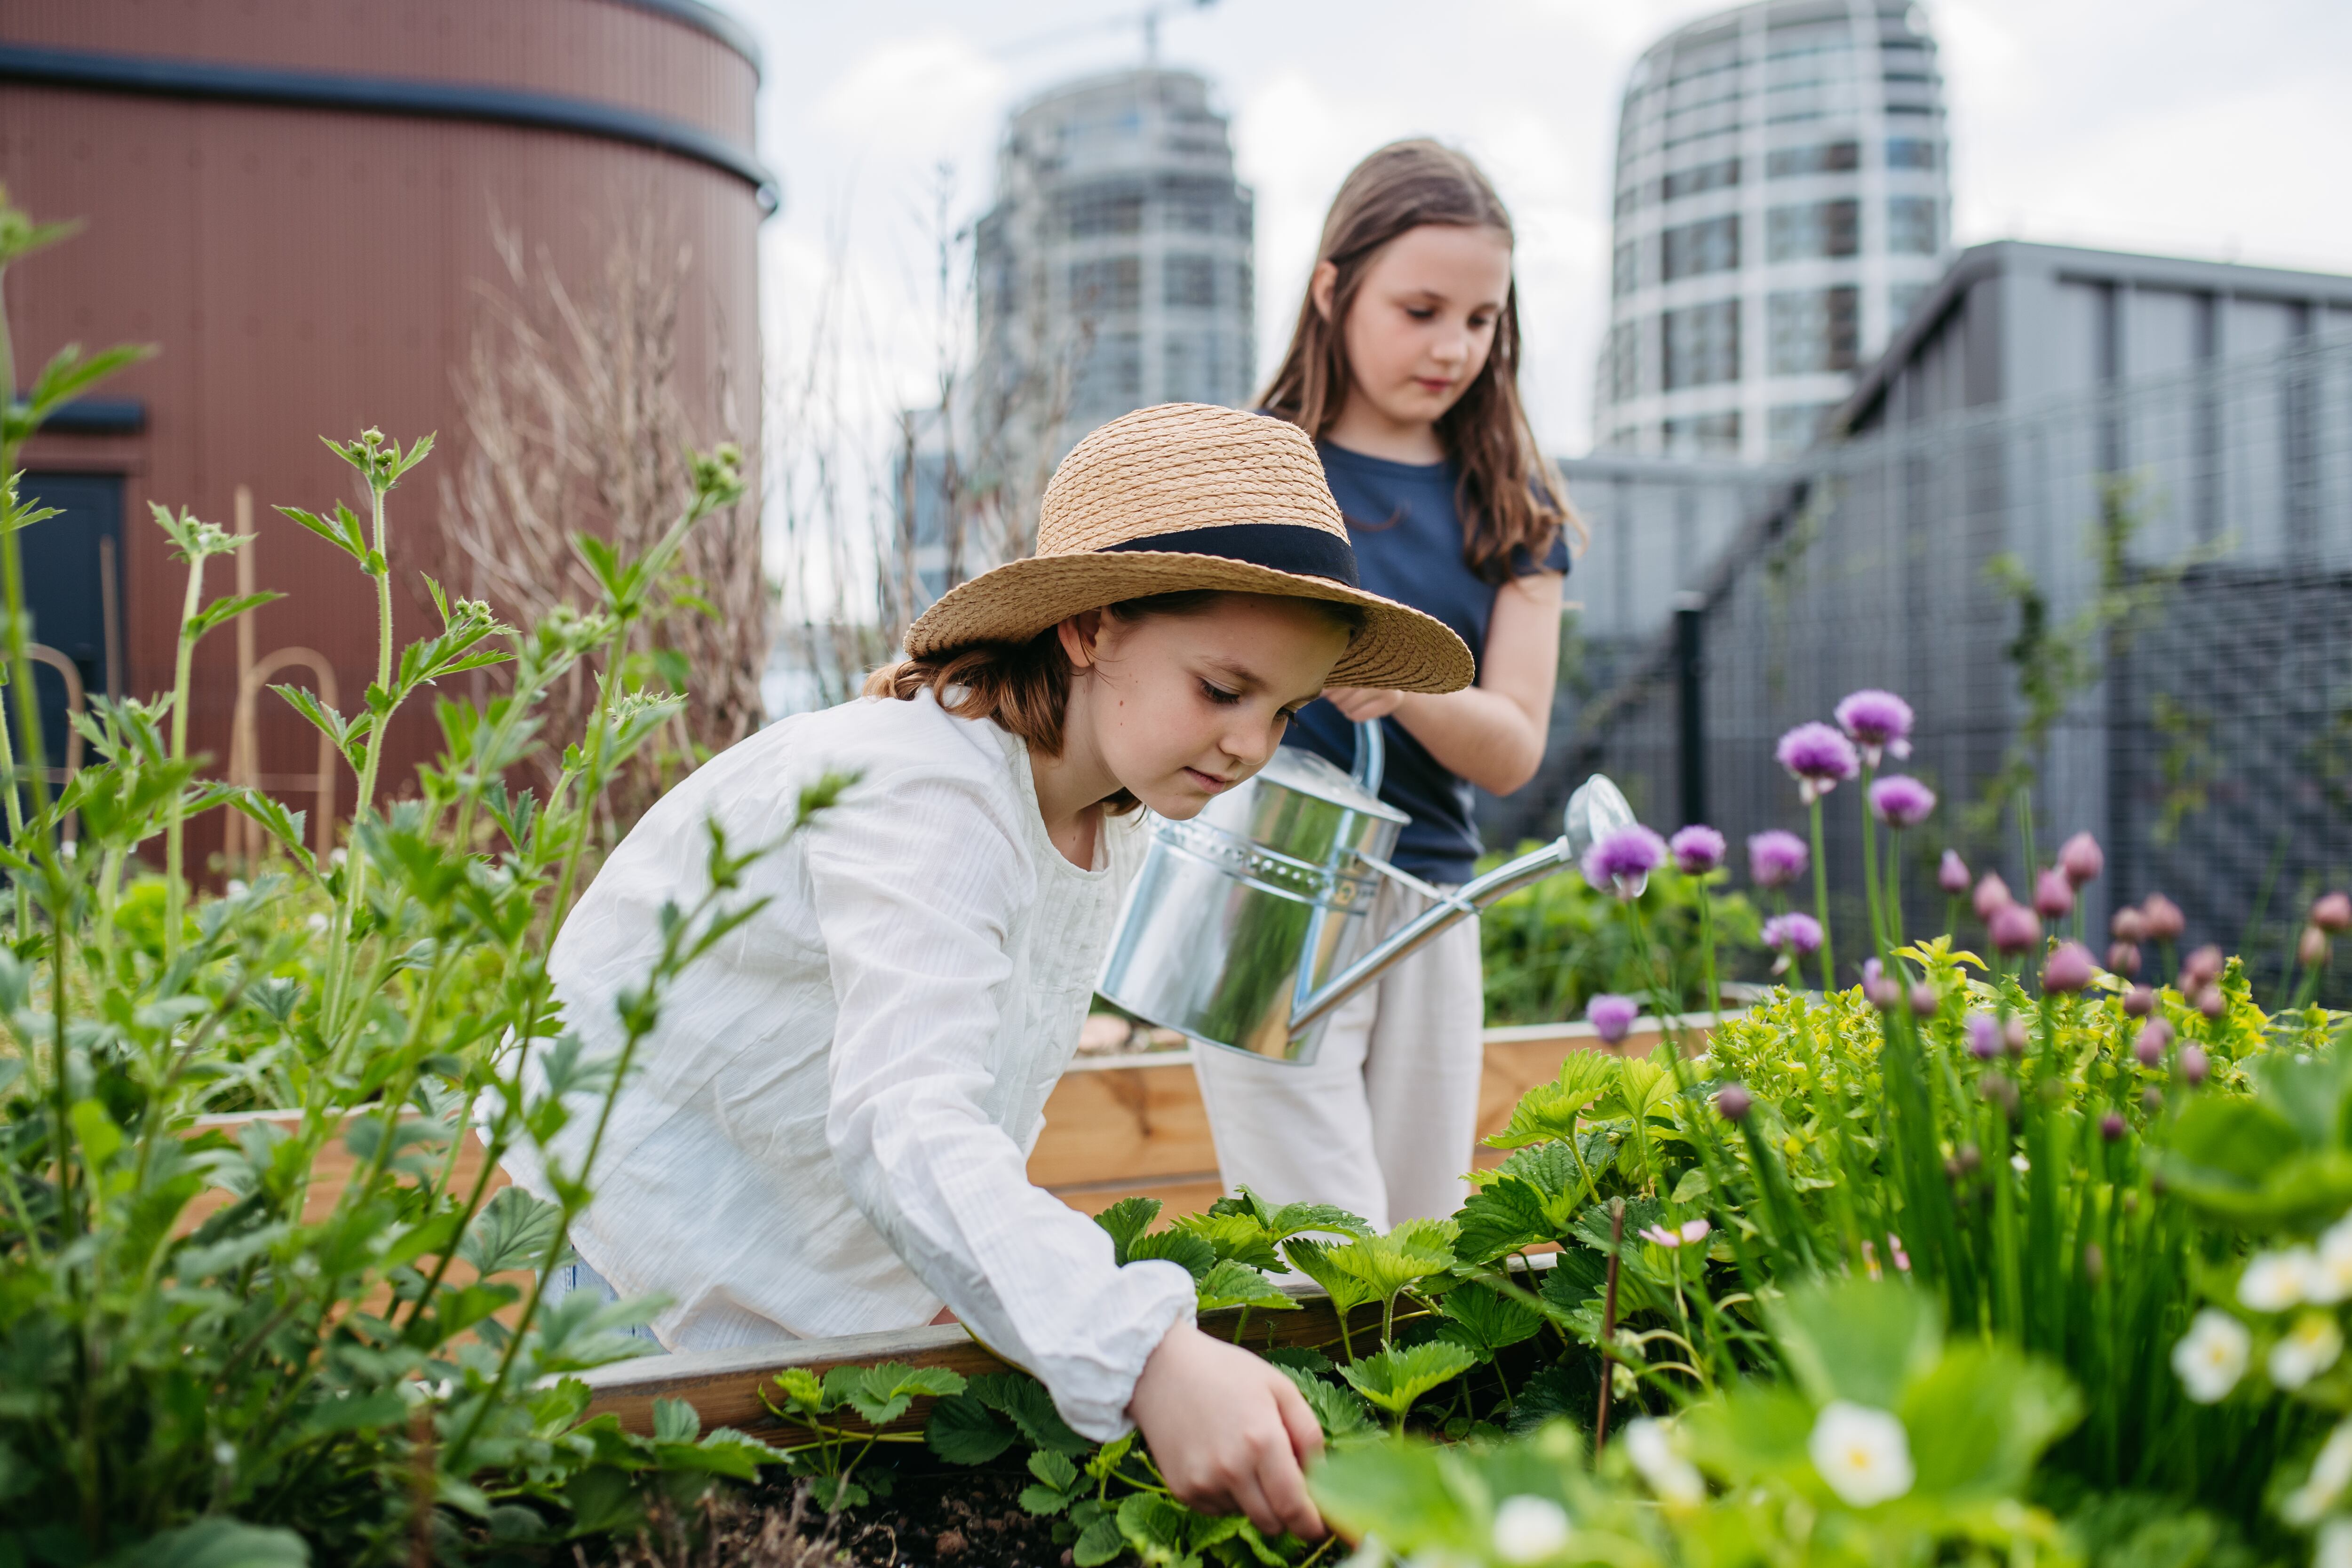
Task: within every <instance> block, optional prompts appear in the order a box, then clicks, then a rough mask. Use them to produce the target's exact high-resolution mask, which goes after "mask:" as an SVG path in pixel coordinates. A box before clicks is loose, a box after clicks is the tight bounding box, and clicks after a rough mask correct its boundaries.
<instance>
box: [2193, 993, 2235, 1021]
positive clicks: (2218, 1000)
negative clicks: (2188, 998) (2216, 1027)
mask: <svg viewBox="0 0 2352 1568" xmlns="http://www.w3.org/2000/svg"><path fill="white" fill-rule="evenodd" d="M2197 1010H2198V1011H2199V1012H2200V1013H2202V1014H2204V1015H2205V1016H2207V1017H2208V1018H2219V1017H2221V1015H2222V1014H2224V1013H2226V1012H2228V1011H2229V1010H2230V999H2229V998H2228V997H2227V996H2224V995H2222V994H2221V987H2220V986H2219V985H2208V986H2207V987H2205V994H2203V995H2201V996H2200V997H2198V998H2197Z"/></svg>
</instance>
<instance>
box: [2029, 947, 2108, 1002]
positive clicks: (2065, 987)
mask: <svg viewBox="0 0 2352 1568" xmlns="http://www.w3.org/2000/svg"><path fill="white" fill-rule="evenodd" d="M2097 972H2098V965H2097V963H2095V961H2094V960H2093V959H2092V957H2091V950H2090V949H2089V948H2087V947H2084V945H2083V944H2082V943H2081V942H2060V943H2059V944H2058V951H2057V952H2053V953H2052V954H2051V955H2050V962H2049V963H2046V964H2044V965H2042V989H2043V990H2044V991H2059V992H2065V991H2080V990H2081V989H2083V987H2084V986H2085V985H2088V984H2090V983H2091V976H2092V975H2093V974H2095V973H2097Z"/></svg>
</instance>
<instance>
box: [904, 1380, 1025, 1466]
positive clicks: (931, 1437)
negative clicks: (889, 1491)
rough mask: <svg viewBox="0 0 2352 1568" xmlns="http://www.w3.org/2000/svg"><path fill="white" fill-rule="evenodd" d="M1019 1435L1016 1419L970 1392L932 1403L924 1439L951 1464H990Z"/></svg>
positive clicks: (933, 1451)
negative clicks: (1004, 1414) (1006, 1416)
mask: <svg viewBox="0 0 2352 1568" xmlns="http://www.w3.org/2000/svg"><path fill="white" fill-rule="evenodd" d="M975 1381H977V1380H975ZM1018 1436H1020V1434H1019V1433H1018V1432H1016V1431H1015V1430H1014V1429H1013V1423H1012V1422H1010V1421H1008V1420H1006V1419H1005V1418H1004V1417H1003V1416H1002V1415H999V1414H997V1412H996V1411H994V1410H992V1409H991V1408H990V1407H989V1405H988V1403H987V1402H986V1401H985V1400H983V1399H982V1398H981V1397H980V1396H979V1395H977V1394H971V1393H969V1392H966V1393H963V1394H952V1395H950V1397H948V1398H946V1399H942V1400H940V1402H939V1403H938V1404H937V1405H932V1406H931V1418H930V1419H929V1421H927V1422H925V1423H924V1424H923V1441H924V1442H925V1443H926V1444H928V1445H929V1447H930V1450H931V1452H932V1453H934V1454H937V1455H938V1456H939V1457H940V1458H942V1459H945V1460H946V1461H947V1462H948V1463H950V1464H951V1465H984V1464H987V1463H988V1462H989V1461H990V1460H992V1459H993V1458H996V1457H997V1456H998V1455H1000V1454H1002V1453H1003V1452H1004V1450H1005V1449H1007V1448H1010V1447H1013V1441H1014V1439H1015V1438H1017V1437H1018Z"/></svg>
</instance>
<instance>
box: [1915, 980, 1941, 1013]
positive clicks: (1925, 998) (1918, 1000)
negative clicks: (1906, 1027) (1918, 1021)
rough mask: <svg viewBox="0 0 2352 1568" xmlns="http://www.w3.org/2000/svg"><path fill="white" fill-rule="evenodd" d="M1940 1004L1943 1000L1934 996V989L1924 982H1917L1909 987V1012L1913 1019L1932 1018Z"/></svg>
mask: <svg viewBox="0 0 2352 1568" xmlns="http://www.w3.org/2000/svg"><path fill="white" fill-rule="evenodd" d="M1942 1004H1943V999H1942V998H1941V997H1939V996H1937V994H1936V988H1935V987H1934V986H1932V985H1930V984H1927V982H1926V981H1924V980H1922V981H1919V982H1918V983H1916V984H1914V985H1913V986H1912V987H1911V1012H1912V1015H1913V1016H1915V1017H1920V1018H1932V1017H1934V1016H1935V1015H1936V1009H1937V1007H1938V1006H1940V1005H1942Z"/></svg>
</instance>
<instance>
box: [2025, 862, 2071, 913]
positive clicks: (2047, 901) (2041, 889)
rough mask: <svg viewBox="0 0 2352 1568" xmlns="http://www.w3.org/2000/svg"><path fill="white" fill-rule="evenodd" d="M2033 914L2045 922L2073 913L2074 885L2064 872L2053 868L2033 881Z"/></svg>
mask: <svg viewBox="0 0 2352 1568" xmlns="http://www.w3.org/2000/svg"><path fill="white" fill-rule="evenodd" d="M2033 912H2034V913H2035V914H2038V915H2040V916H2041V917H2042V919H2043V920H2046V921H2054V920H2056V919H2057V918H2058V917H2059V916H2060V915H2069V914H2073V913H2074V883H2072V882H2070V881H2068V880H2067V879H2066V873H2065V872H2063V871H2060V870H2057V869H2055V868H2053V869H2051V870H2047V871H2044V872H2042V875H2041V876H2039V877H2036V878H2035V879H2033Z"/></svg>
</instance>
